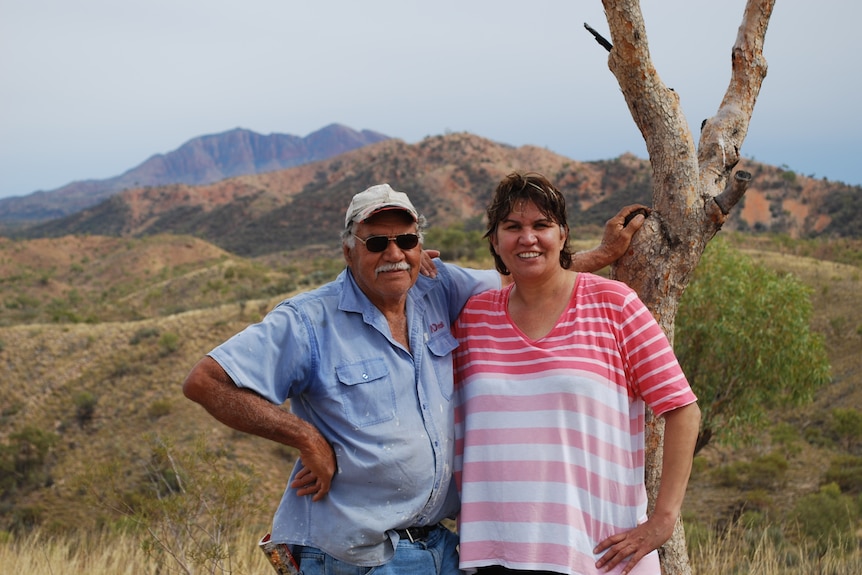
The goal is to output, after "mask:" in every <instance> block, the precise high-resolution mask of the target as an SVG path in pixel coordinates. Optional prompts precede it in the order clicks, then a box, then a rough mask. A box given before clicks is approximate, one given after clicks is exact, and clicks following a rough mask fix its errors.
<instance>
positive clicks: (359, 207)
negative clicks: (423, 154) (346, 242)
mask: <svg viewBox="0 0 862 575" xmlns="http://www.w3.org/2000/svg"><path fill="white" fill-rule="evenodd" d="M383 210H403V211H405V212H407V213H408V214H410V216H411V217H412V218H413V221H418V220H419V213H418V212H417V211H416V208H414V207H413V204H412V203H411V202H410V198H408V197H407V194H405V193H404V192H397V191H395V190H393V189H392V188H391V187H390V186H389V184H379V185H377V186H371V187H370V188H368V189H367V190H365V191H364V192H359V193H358V194H356V195H355V196H353V199H352V200H350V205H349V206H348V207H347V214H346V215H345V216H344V227H345V228H346V227H347V226H349V225H350V222H362V221H365V220H367V219H368V218H370V217H371V216H372V215H374V214H376V213H377V212H381V211H383Z"/></svg>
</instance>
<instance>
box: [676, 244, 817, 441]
mask: <svg viewBox="0 0 862 575" xmlns="http://www.w3.org/2000/svg"><path fill="white" fill-rule="evenodd" d="M809 294H810V290H809V288H808V287H806V286H805V285H804V284H802V282H800V281H799V280H798V279H796V278H794V277H793V276H791V275H779V274H777V273H775V272H773V271H771V270H768V269H766V268H765V267H763V266H758V265H756V264H755V263H754V262H752V261H751V260H750V259H749V258H748V257H746V256H744V255H743V254H741V253H739V252H737V251H735V250H733V249H732V248H731V247H730V246H729V245H728V244H727V242H725V241H723V240H713V241H712V242H711V243H710V245H709V247H708V248H707V249H706V251H705V252H704V257H703V259H702V260H701V262H700V265H698V267H697V269H696V270H695V273H694V278H693V280H692V282H691V284H690V285H689V286H688V289H687V290H686V292H685V294H684V295H683V296H682V300H681V302H680V308H679V314H678V315H677V317H676V335H677V338H676V344H675V346H674V349H675V351H676V354H677V357H678V358H679V361H680V363H681V364H682V367H683V371H685V374H686V376H687V377H688V380H689V382H691V385H692V387H693V388H694V390H695V393H697V395H698V398H699V399H700V404H701V405H700V408H701V425H700V433H699V434H698V438H697V446H696V447H695V453H697V452H698V451H700V450H701V449H703V448H704V447H705V446H706V445H707V444H709V442H710V440H712V439H717V440H721V439H726V438H729V437H733V436H745V435H747V434H749V433H750V432H751V431H752V430H754V429H756V428H758V427H760V426H762V424H763V423H764V421H765V417H766V415H767V410H768V409H770V408H773V407H778V406H793V405H800V404H802V403H807V402H809V401H810V400H811V399H812V396H813V394H814V392H815V391H816V390H817V389H818V388H819V387H820V386H822V385H824V384H826V383H828V382H829V379H830V377H829V358H828V357H827V355H826V348H825V346H824V342H823V338H822V337H821V335H820V334H818V333H815V332H812V331H811V329H810V325H809V322H810V319H811V315H812V307H811V300H810V299H809Z"/></svg>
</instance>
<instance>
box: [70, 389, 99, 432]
mask: <svg viewBox="0 0 862 575" xmlns="http://www.w3.org/2000/svg"><path fill="white" fill-rule="evenodd" d="M73 402H74V404H75V419H76V420H77V421H78V425H79V426H80V427H84V426H85V425H86V424H88V423H90V422H91V421H92V420H93V415H94V414H95V413H96V404H97V403H99V400H98V398H97V397H96V396H95V395H93V394H92V393H90V392H89V391H82V392H80V393H77V394H75V397H74V399H73Z"/></svg>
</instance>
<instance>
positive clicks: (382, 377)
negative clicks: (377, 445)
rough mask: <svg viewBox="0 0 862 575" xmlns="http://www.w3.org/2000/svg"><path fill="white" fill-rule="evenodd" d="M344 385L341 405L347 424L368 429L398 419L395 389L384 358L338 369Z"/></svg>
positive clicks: (336, 369) (366, 360)
mask: <svg viewBox="0 0 862 575" xmlns="http://www.w3.org/2000/svg"><path fill="white" fill-rule="evenodd" d="M335 375H336V377H337V378H338V381H340V382H341V384H342V386H341V399H342V402H341V405H342V409H343V410H344V415H345V417H347V420H348V421H349V422H350V423H351V424H353V425H355V426H356V427H368V426H369V425H375V424H378V423H383V422H385V421H389V420H391V419H394V418H395V388H394V386H393V384H392V378H391V377H390V375H389V368H388V367H387V365H386V362H385V361H384V360H383V359H381V358H373V359H365V360H363V361H360V362H357V363H351V364H347V365H340V366H336V368H335Z"/></svg>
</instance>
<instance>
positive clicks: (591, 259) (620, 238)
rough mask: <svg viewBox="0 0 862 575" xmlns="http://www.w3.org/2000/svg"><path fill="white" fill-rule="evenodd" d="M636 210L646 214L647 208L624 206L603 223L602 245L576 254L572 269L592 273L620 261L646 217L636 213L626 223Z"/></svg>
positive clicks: (635, 205)
mask: <svg viewBox="0 0 862 575" xmlns="http://www.w3.org/2000/svg"><path fill="white" fill-rule="evenodd" d="M638 210H644V211H645V212H646V213H647V214H648V213H649V211H650V210H649V208H647V207H646V206H642V205H640V204H632V205H630V206H626V207H624V208H623V209H621V210H620V211H619V212H617V215H615V216H614V217H612V218H611V219H609V220H608V221H607V222H606V223H605V233H604V236H602V243H601V244H600V245H599V246H598V247H595V248H593V249H591V250H588V251H585V252H578V253H576V254H575V255H574V256H573V257H572V269H573V270H574V271H576V272H594V271H598V270H600V269H602V268H603V267H605V266H609V265H611V264H612V263H614V262H615V261H617V260H618V259H620V258H621V257H622V256H623V255H624V254H625V253H626V250H627V249H629V244H631V242H632V237H633V236H634V235H635V232H636V231H638V230H639V229H641V226H643V225H644V220H645V219H646V216H645V215H644V214H643V213H638V214H637V215H635V216H634V217H633V218H631V219H630V221H629V222H628V223H626V219H627V218H628V216H629V215H630V214H632V213H634V212H637V211H638Z"/></svg>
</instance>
